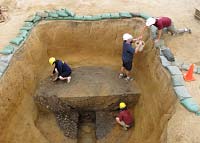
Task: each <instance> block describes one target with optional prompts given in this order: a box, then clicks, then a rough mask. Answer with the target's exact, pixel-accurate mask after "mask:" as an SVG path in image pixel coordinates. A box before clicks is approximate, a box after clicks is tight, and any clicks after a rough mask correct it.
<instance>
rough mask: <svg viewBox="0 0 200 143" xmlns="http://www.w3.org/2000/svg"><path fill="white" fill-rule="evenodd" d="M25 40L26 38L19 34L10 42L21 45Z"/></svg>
mask: <svg viewBox="0 0 200 143" xmlns="http://www.w3.org/2000/svg"><path fill="white" fill-rule="evenodd" d="M23 40H24V38H23V37H21V36H18V37H16V38H14V39H12V40H11V41H10V43H11V44H14V45H17V46H19V45H20V44H21V43H22V41H23Z"/></svg>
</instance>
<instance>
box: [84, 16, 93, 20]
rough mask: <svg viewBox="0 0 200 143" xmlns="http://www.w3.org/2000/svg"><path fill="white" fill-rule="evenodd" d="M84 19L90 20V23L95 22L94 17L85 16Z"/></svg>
mask: <svg viewBox="0 0 200 143" xmlns="http://www.w3.org/2000/svg"><path fill="white" fill-rule="evenodd" d="M83 19H84V20H88V21H92V20H93V18H92V16H83Z"/></svg>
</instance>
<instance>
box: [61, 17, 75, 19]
mask: <svg viewBox="0 0 200 143" xmlns="http://www.w3.org/2000/svg"><path fill="white" fill-rule="evenodd" d="M73 19H74V17H63V20H73Z"/></svg>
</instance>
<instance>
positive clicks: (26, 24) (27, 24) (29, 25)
mask: <svg viewBox="0 0 200 143" xmlns="http://www.w3.org/2000/svg"><path fill="white" fill-rule="evenodd" d="M23 26H24V27H32V26H33V22H25V23H24V25H23Z"/></svg>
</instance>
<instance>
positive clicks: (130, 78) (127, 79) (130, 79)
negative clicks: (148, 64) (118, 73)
mask: <svg viewBox="0 0 200 143" xmlns="http://www.w3.org/2000/svg"><path fill="white" fill-rule="evenodd" d="M125 80H126V81H132V80H133V78H132V77H128V76H127V77H126V78H125Z"/></svg>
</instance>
